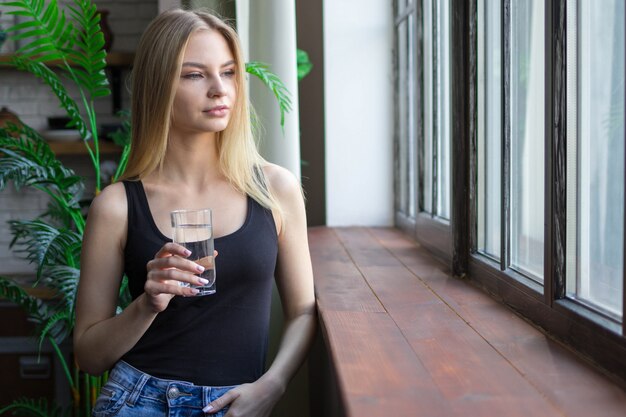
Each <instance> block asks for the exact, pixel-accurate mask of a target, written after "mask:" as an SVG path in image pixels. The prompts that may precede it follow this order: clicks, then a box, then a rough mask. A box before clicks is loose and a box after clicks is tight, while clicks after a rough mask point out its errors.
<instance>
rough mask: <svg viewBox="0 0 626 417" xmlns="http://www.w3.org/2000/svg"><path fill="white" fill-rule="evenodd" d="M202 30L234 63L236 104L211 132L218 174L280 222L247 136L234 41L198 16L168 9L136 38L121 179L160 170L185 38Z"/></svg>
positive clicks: (213, 21) (214, 20) (224, 28)
mask: <svg viewBox="0 0 626 417" xmlns="http://www.w3.org/2000/svg"><path fill="white" fill-rule="evenodd" d="M206 29H209V30H215V31H217V32H218V33H220V34H221V35H222V36H223V37H224V39H225V40H226V43H227V44H228V46H229V48H230V51H231V53H232V54H233V57H234V59H235V73H236V76H235V79H236V84H237V99H236V100H235V103H234V106H233V110H232V114H231V118H230V121H229V123H228V126H227V127H226V129H224V130H223V131H221V132H218V133H217V149H218V153H219V165H220V166H219V168H220V171H221V172H222V173H223V174H224V176H226V178H227V179H228V180H229V181H230V183H231V184H232V185H233V186H234V187H235V188H236V189H237V190H238V191H240V192H242V193H244V194H247V195H249V196H250V197H252V198H254V199H255V200H256V201H258V202H259V204H261V205H262V206H264V207H266V208H268V209H271V210H276V211H277V212H278V213H279V214H280V215H281V217H282V210H281V208H280V205H279V204H278V201H277V199H276V198H275V197H274V196H273V195H272V193H271V192H270V190H269V187H268V186H267V183H266V178H265V175H264V174H263V170H262V169H261V168H262V167H263V166H264V165H266V164H267V162H266V161H265V160H264V159H263V158H262V157H261V155H260V154H259V152H258V150H257V147H256V143H255V141H254V136H253V134H252V127H251V123H250V112H251V108H250V104H249V99H248V93H247V89H246V87H245V80H246V71H245V63H244V60H243V54H242V52H241V46H240V44H239V37H238V36H237V33H236V32H235V30H234V29H233V28H231V27H230V26H229V25H227V24H226V23H225V22H224V21H222V20H221V19H220V18H218V17H216V16H214V15H212V14H210V13H208V12H204V11H198V10H193V11H187V10H181V9H174V10H168V11H166V12H163V13H161V14H160V15H158V16H157V17H156V18H155V19H154V20H153V21H152V22H151V23H150V24H149V25H148V27H147V28H146V30H145V31H144V33H143V35H142V36H141V39H140V41H139V45H138V47H137V52H136V54H135V62H134V65H133V74H132V93H131V118H132V123H131V129H132V147H131V151H130V156H129V159H128V165H127V167H126V170H125V172H124V174H123V176H122V179H135V180H139V179H142V178H144V177H145V176H147V175H148V174H150V173H151V172H153V171H154V170H156V169H157V168H160V167H161V166H162V164H163V160H164V159H165V154H166V152H167V146H168V137H169V130H170V123H171V115H172V107H173V103H174V96H175V94H176V88H177V85H178V78H179V76H180V72H181V67H182V60H183V53H184V50H185V47H186V46H187V42H188V40H189V37H190V35H191V34H192V33H194V32H196V31H198V30H206Z"/></svg>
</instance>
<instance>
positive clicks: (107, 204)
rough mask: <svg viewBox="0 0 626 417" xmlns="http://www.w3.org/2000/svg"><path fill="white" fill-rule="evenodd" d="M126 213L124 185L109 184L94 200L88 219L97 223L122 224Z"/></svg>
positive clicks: (119, 183)
mask: <svg viewBox="0 0 626 417" xmlns="http://www.w3.org/2000/svg"><path fill="white" fill-rule="evenodd" d="M127 213H128V202H127V201H126V191H125V189H124V184H122V183H121V182H118V183H115V184H111V185H109V186H107V187H105V188H104V190H102V192H101V193H100V194H99V195H98V196H96V198H94V200H93V202H92V203H91V206H90V207H89V216H88V218H87V221H88V222H89V220H90V218H92V219H96V220H97V221H107V222H115V223H118V222H122V223H124V222H125V221H126V217H127Z"/></svg>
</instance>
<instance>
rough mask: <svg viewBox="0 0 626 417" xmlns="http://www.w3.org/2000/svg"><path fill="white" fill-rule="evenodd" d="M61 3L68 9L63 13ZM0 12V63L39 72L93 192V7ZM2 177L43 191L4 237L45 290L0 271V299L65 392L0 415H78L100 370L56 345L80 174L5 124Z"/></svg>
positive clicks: (284, 105) (273, 85)
mask: <svg viewBox="0 0 626 417" xmlns="http://www.w3.org/2000/svg"><path fill="white" fill-rule="evenodd" d="M66 11H67V13H68V14H66ZM0 12H6V13H7V14H11V15H15V16H20V17H21V20H22V22H21V23H19V24H17V25H14V26H13V27H10V28H7V29H6V33H7V34H9V35H10V39H13V40H20V41H21V43H22V46H21V47H20V48H19V49H18V50H17V51H16V52H15V54H14V55H12V56H11V59H10V61H9V62H8V64H7V65H10V66H12V67H13V68H15V69H17V70H21V71H27V72H29V73H31V74H32V75H33V76H35V77H37V78H38V79H40V80H41V81H42V82H43V83H45V84H46V85H47V86H48V87H50V89H51V91H52V92H53V93H54V95H55V96H56V97H57V99H58V101H59V105H60V106H61V107H62V108H63V109H64V110H65V112H66V113H67V115H68V117H69V119H70V122H69V124H68V126H67V127H71V128H74V129H76V130H78V131H79V132H80V136H81V138H82V141H83V143H84V146H85V148H86V150H87V153H88V155H89V158H90V160H91V163H92V165H93V170H94V177H95V180H96V184H95V189H94V190H93V193H94V194H96V195H97V194H98V193H99V192H100V190H101V187H102V183H101V175H100V168H101V167H100V150H99V137H98V124H97V114H96V111H95V102H96V100H97V99H99V98H102V97H105V96H108V95H109V94H110V90H109V85H108V81H107V77H106V74H105V72H104V69H105V67H106V52H105V51H104V49H103V46H104V36H103V34H102V32H101V30H100V26H99V22H100V15H99V13H98V12H97V10H96V5H95V4H94V2H92V1H91V0H73V3H72V4H70V5H67V10H65V9H63V8H61V7H59V5H58V3H57V0H49V1H44V0H19V1H8V2H4V3H2V4H0ZM246 70H247V71H248V72H249V73H250V74H253V75H255V76H257V77H259V79H260V80H261V81H262V82H263V83H264V84H265V85H266V86H267V87H268V88H269V89H270V90H271V91H272V92H273V93H274V95H275V97H276V99H277V101H278V105H279V107H280V109H281V116H282V117H281V125H282V123H283V121H284V113H285V112H288V111H290V110H291V102H290V99H289V92H288V91H287V89H286V88H285V86H284V85H283V83H282V82H281V81H280V79H278V77H276V76H275V75H274V74H272V73H271V72H270V71H269V69H268V67H267V65H265V64H262V63H256V62H253V63H248V64H246ZM70 85H71V86H73V87H74V88H75V89H76V90H77V91H78V98H77V99H74V98H72V97H71V96H70V95H69V94H68V87H69V86H70ZM129 132H130V126H129V122H128V120H126V121H125V122H124V124H123V129H122V130H121V131H118V132H117V134H115V135H113V139H114V141H115V142H116V143H117V144H118V145H120V146H121V148H122V151H121V157H120V161H119V163H118V167H117V171H116V172H115V173H114V175H113V177H112V180H113V181H116V180H117V179H118V178H119V177H120V175H121V174H122V173H123V171H124V169H125V167H126V162H127V159H128V155H129V152H130V135H129ZM9 183H12V184H13V185H14V187H15V188H16V189H20V188H22V187H30V188H33V189H36V190H39V191H41V192H43V193H45V194H47V195H48V196H49V204H48V210H47V211H46V212H45V213H43V214H42V215H41V216H40V217H39V218H37V219H31V220H20V221H10V222H9V227H10V231H11V234H12V236H13V239H12V242H11V244H10V247H11V248H12V250H13V251H14V253H15V255H16V256H19V257H21V258H23V259H26V260H28V261H30V262H31V263H33V264H35V265H36V267H37V268H36V282H35V285H38V286H43V287H46V288H49V289H52V290H53V291H54V292H55V293H56V294H57V297H55V300H54V302H53V303H45V302H43V301H42V300H40V299H38V298H36V297H33V296H31V295H29V293H28V292H27V291H25V290H24V289H23V288H22V287H21V286H19V285H17V284H16V283H15V282H14V281H13V280H12V279H11V278H10V277H5V276H0V297H3V298H5V299H7V300H9V301H12V302H14V303H16V304H18V305H20V306H21V307H22V308H23V309H24V310H25V311H26V312H27V313H28V316H29V319H30V320H31V321H33V322H35V323H36V324H37V325H38V330H37V332H38V336H39V346H40V349H41V346H42V344H43V343H44V342H46V343H48V344H49V345H50V346H52V349H53V350H54V352H55V353H56V355H57V357H58V360H59V362H60V363H61V367H62V370H63V374H64V375H65V378H66V380H67V383H68V385H69V387H70V390H71V392H72V399H71V402H72V407H70V408H69V409H67V410H64V409H61V408H60V407H58V406H56V405H55V404H48V402H47V401H46V400H31V399H23V398H22V399H16V400H15V401H14V402H13V403H11V404H10V405H7V406H5V407H4V408H0V414H4V413H12V414H13V415H31V416H61V415H73V416H76V417H78V416H83V415H84V416H87V415H89V414H90V412H91V408H92V404H93V402H94V401H95V398H96V396H97V394H98V392H99V388H100V386H101V384H102V383H104V381H105V378H106V375H105V376H104V377H93V376H90V375H86V374H84V373H82V372H80V370H79V369H78V367H77V366H76V365H75V364H74V363H71V362H70V363H68V361H66V359H65V355H64V354H63V352H62V351H61V348H60V345H61V343H62V342H63V341H64V340H66V338H67V337H68V336H69V335H71V333H72V330H73V328H74V302H75V297H76V288H77V285H78V279H79V275H80V270H79V267H80V248H81V242H82V236H83V231H84V228H85V218H84V214H83V211H82V210H81V208H82V207H81V201H82V199H83V193H84V191H85V181H84V178H82V177H80V176H78V175H76V174H75V173H74V172H73V171H72V170H71V169H69V168H67V167H65V166H64V165H63V164H62V163H61V162H60V161H59V160H58V159H57V158H56V156H55V155H54V153H53V152H52V150H51V149H50V147H49V145H48V144H47V143H46V141H45V140H44V139H43V138H42V137H41V136H40V135H39V134H38V133H37V132H36V131H35V130H34V129H32V128H30V127H29V126H26V125H23V124H21V125H16V124H9V125H8V126H5V127H3V128H0V191H2V190H4V189H5V188H6V187H7V185H8V184H9ZM126 285H127V282H126V281H123V284H122V289H121V291H120V307H119V308H118V312H119V311H121V308H122V307H123V306H124V305H126V304H127V302H128V301H129V295H128V292H127V291H126Z"/></svg>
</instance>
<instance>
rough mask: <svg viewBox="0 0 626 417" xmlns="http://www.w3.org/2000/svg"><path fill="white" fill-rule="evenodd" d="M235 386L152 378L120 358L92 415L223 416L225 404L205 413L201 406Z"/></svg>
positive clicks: (100, 416)
mask: <svg viewBox="0 0 626 417" xmlns="http://www.w3.org/2000/svg"><path fill="white" fill-rule="evenodd" d="M235 387H236V385H235V386H228V387H203V386H199V385H194V384H192V383H190V382H184V381H172V380H167V379H160V378H155V377H153V376H150V375H148V374H146V373H143V372H141V371H139V370H138V369H135V368H133V367H132V366H130V365H129V364H127V363H126V362H124V361H119V362H118V363H117V364H116V365H115V367H114V368H113V370H112V371H111V373H110V374H109V379H108V381H107V382H106V384H104V386H103V387H102V390H101V391H100V396H99V397H98V399H97V400H96V404H95V406H94V408H93V413H92V415H93V417H110V416H117V417H131V416H141V417H153V416H154V417H156V416H159V417H162V416H168V417H183V416H185V417H186V416H190V417H191V416H199V417H205V416H214V417H222V416H224V414H226V411H228V407H225V408H223V409H222V410H220V411H219V412H217V413H215V414H205V413H204V412H203V411H202V408H204V407H205V406H206V405H207V404H209V403H210V402H211V401H215V400H216V399H217V398H219V397H221V396H222V395H224V394H225V393H226V392H228V390H231V389H233V388H235Z"/></svg>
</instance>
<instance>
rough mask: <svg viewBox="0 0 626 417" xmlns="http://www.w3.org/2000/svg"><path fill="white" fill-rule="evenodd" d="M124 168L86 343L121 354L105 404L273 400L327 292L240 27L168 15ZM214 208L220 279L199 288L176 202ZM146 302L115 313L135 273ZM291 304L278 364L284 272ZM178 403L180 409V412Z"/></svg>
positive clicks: (89, 233)
mask: <svg viewBox="0 0 626 417" xmlns="http://www.w3.org/2000/svg"><path fill="white" fill-rule="evenodd" d="M132 117H133V119H132V140H133V144H132V153H131V156H130V159H129V163H128V167H127V169H126V172H125V180H124V181H123V182H119V183H115V184H112V185H110V186H109V187H107V188H106V189H104V190H103V191H102V193H101V194H100V195H99V196H98V197H96V198H95V199H94V201H93V203H92V205H91V208H90V211H89V216H88V222H87V227H86V229H85V235H84V242H83V253H82V258H81V259H82V261H81V262H82V265H81V277H80V285H79V289H78V296H77V304H76V326H75V330H74V351H75V355H76V358H77V361H78V363H79V365H80V367H81V369H83V370H84V371H86V372H89V373H91V374H100V373H102V372H104V371H106V370H108V369H111V368H113V370H112V371H111V373H110V375H109V379H108V382H107V384H106V385H105V386H104V387H103V389H102V392H101V394H100V397H99V399H98V401H97V403H96V406H95V407H94V415H97V416H104V415H110V414H115V415H118V416H131V415H133V416H134V415H137V416H144V415H179V414H184V415H189V414H188V413H190V412H193V413H197V414H198V415H204V413H208V414H211V415H219V416H221V415H226V416H227V417H230V416H268V415H269V414H270V412H271V410H272V408H273V406H274V405H275V404H276V402H277V401H278V399H279V398H280V396H281V395H282V393H283V392H284V391H285V388H286V385H287V383H288V381H289V380H290V378H291V377H292V376H293V375H294V373H295V372H296V371H297V369H298V367H299V366H300V364H301V363H302V361H303V360H304V358H305V356H306V353H307V351H308V348H309V346H310V344H311V341H312V338H313V335H314V332H315V322H316V319H315V300H314V293H313V278H312V271H311V261H310V255H309V251H308V242H307V234H306V216H305V210H304V202H303V198H302V193H301V190H300V185H299V182H298V181H297V180H296V179H295V178H294V176H293V175H291V174H290V173H289V172H288V171H287V170H285V169H283V168H280V167H278V166H276V165H272V164H270V163H267V162H266V161H264V160H263V159H262V158H261V157H260V156H259V154H258V152H257V150H256V147H255V145H254V141H253V137H252V134H251V129H250V113H249V108H248V98H247V95H246V88H245V68H244V62H243V60H242V54H241V50H240V46H239V42H238V39H237V36H236V34H235V32H234V31H233V30H232V29H231V28H230V27H229V26H227V25H226V24H224V23H223V22H222V21H221V20H219V19H218V18H216V17H214V16H212V15H210V14H207V13H201V12H196V11H183V10H173V11H168V12H165V13H163V14H161V15H159V16H158V17H157V18H156V19H155V20H154V21H153V22H152V23H151V24H150V25H149V26H148V28H147V29H146V31H145V33H144V34H143V36H142V38H141V40H140V43H139V46H138V48H137V52H136V57H135V65H134V68H133V84H132ZM205 207H209V208H211V209H212V211H213V224H214V225H213V233H214V236H215V248H216V250H217V251H218V252H219V256H218V258H217V260H216V266H217V271H218V274H217V278H218V279H217V293H216V294H214V295H210V296H203V297H194V294H195V292H196V290H194V289H192V288H189V287H185V286H181V285H180V284H181V283H192V284H195V285H198V284H201V283H202V282H201V278H200V277H199V276H198V274H199V273H200V272H201V270H202V267H200V266H199V265H198V264H196V263H194V262H192V261H190V260H188V259H186V258H187V256H188V255H189V253H188V252H186V250H185V249H184V248H183V247H182V246H179V245H176V244H174V243H172V242H171V232H170V218H169V213H170V212H171V211H173V210H175V209H181V208H185V209H190V208H205ZM124 273H125V274H126V275H127V276H128V277H129V283H130V290H131V295H132V297H133V301H132V303H131V304H130V305H129V306H128V307H127V308H126V309H124V311H123V312H122V313H121V314H119V315H116V314H115V309H116V303H117V295H118V290H119V286H120V280H121V277H122V276H123V274H124ZM273 277H275V279H276V283H277V286H278V289H279V292H280V296H281V301H282V304H283V310H284V314H285V328H284V332H283V337H282V341H281V344H280V347H279V351H278V354H277V356H276V358H275V359H274V361H273V363H272V365H271V367H269V369H267V370H265V369H264V360H265V355H266V350H267V338H268V323H269V307H270V296H271V282H272V281H271V280H272V278H273ZM167 413H169V414H167Z"/></svg>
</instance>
